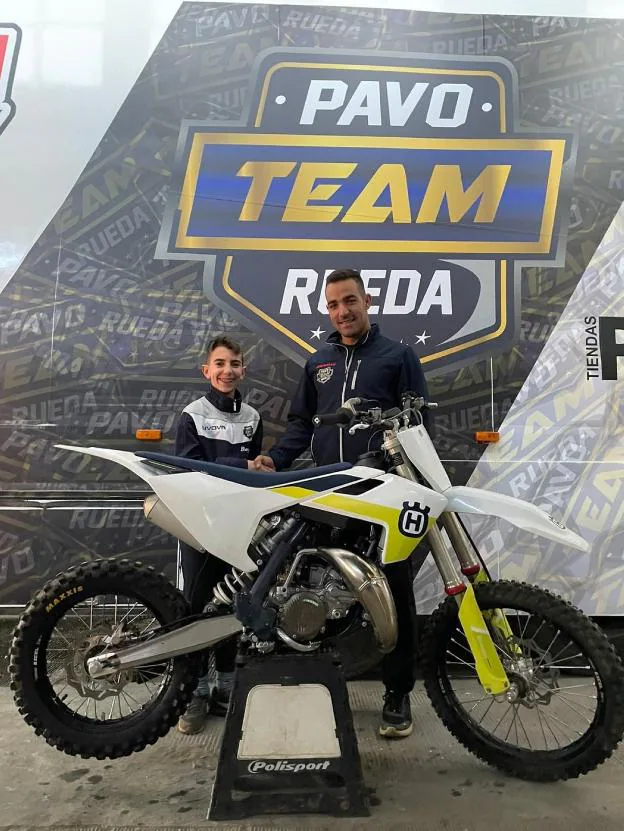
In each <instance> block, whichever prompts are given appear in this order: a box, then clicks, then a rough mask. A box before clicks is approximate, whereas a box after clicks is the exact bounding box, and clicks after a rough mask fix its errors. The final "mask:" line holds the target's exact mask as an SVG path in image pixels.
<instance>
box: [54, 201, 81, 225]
mask: <svg viewBox="0 0 624 831" xmlns="http://www.w3.org/2000/svg"><path fill="white" fill-rule="evenodd" d="M77 222H78V217H77V216H72V201H71V199H68V200H67V201H66V202H64V203H63V205H62V207H61V208H59V211H58V213H57V215H56V216H55V217H54V230H55V231H56V233H57V234H64V233H65V231H69V229H70V228H73V227H74V225H75V224H76V223H77Z"/></svg>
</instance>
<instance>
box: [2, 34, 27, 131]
mask: <svg viewBox="0 0 624 831" xmlns="http://www.w3.org/2000/svg"><path fill="white" fill-rule="evenodd" d="M21 36H22V32H21V29H20V28H19V27H18V26H15V25H13V24H12V23H11V24H5V23H0V133H1V132H2V131H3V130H4V128H5V127H6V126H7V125H8V123H9V121H10V120H11V119H12V118H13V116H14V115H15V104H14V103H13V101H12V99H11V91H12V88H13V77H14V75H15V66H16V64H17V53H18V51H19V45H20V40H21Z"/></svg>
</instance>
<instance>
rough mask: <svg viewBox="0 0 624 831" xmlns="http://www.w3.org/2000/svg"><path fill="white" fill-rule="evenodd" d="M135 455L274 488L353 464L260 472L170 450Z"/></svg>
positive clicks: (342, 468)
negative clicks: (280, 471)
mask: <svg viewBox="0 0 624 831" xmlns="http://www.w3.org/2000/svg"><path fill="white" fill-rule="evenodd" d="M135 456H139V458H141V459H147V460H148V461H150V462H160V463H161V464H165V465H171V466H172V467H178V468H181V469H182V470H197V471H200V472H201V473H209V474H210V475H211V476H217V477H218V478H219V479H225V480H226V481H228V482H236V484H237V485H247V487H249V488H271V487H279V485H289V484H290V483H291V482H301V481H303V480H310V479H318V478H319V476H327V475H328V474H330V473H340V472H341V471H344V470H350V469H351V467H353V465H350V464H349V463H348V462H338V463H337V464H335V465H324V466H323V467H313V468H309V469H307V468H306V469H305V470H291V471H289V472H288V473H258V472H256V471H255V470H245V469H244V468H242V467H231V466H230V465H217V464H215V463H214V462H200V461H198V460H197V459H185V458H184V457H183V456H169V455H167V454H166V453H148V452H136V453H135ZM345 484H346V482H345ZM328 487H329V485H328Z"/></svg>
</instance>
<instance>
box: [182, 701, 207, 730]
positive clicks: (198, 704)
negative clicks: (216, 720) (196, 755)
mask: <svg viewBox="0 0 624 831" xmlns="http://www.w3.org/2000/svg"><path fill="white" fill-rule="evenodd" d="M207 719H208V699H207V698H206V696H203V695H194V696H193V698H191V703H190V704H189V706H188V708H187V710H186V713H184V715H183V716H180V719H179V721H178V730H179V731H180V733H186V734H187V735H190V734H191V733H200V732H201V731H202V730H203V729H204V725H205V724H206V721H207Z"/></svg>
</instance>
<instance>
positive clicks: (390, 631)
mask: <svg viewBox="0 0 624 831" xmlns="http://www.w3.org/2000/svg"><path fill="white" fill-rule="evenodd" d="M316 553H317V554H318V556H320V557H323V558H324V559H325V560H327V561H328V562H329V563H330V564H331V565H332V566H333V567H334V568H335V569H336V571H337V572H338V573H339V574H340V576H341V577H342V579H343V580H344V581H345V583H346V584H347V586H348V587H349V588H350V589H351V591H352V592H353V594H354V596H355V597H356V598H357V600H358V601H359V602H360V603H361V604H362V606H363V607H364V610H365V611H366V612H367V614H368V616H369V617H370V619H371V623H372V625H373V631H374V632H375V640H376V641H377V646H378V648H379V651H380V652H382V653H384V654H386V653H388V652H392V650H393V649H394V647H395V646H396V642H397V637H398V628H397V616H396V608H395V605H394V598H393V597H392V594H391V592H390V586H389V585H388V581H387V580H386V578H385V577H384V575H383V572H382V571H381V570H380V569H379V568H377V566H376V565H374V564H373V563H370V562H369V561H368V560H364V559H362V557H358V555H357V554H354V553H353V552H352V551H347V550H346V548H319V549H317V551H316Z"/></svg>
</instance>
